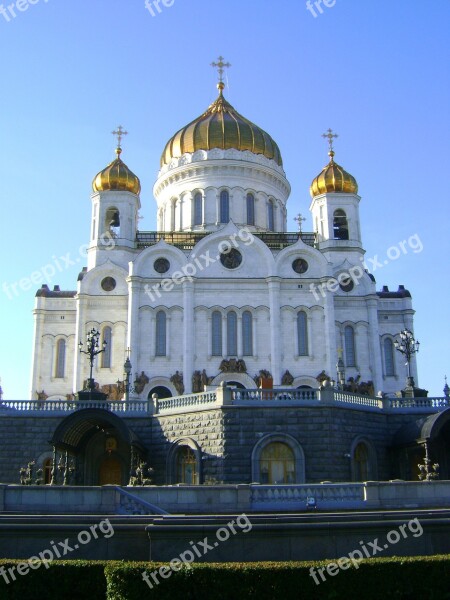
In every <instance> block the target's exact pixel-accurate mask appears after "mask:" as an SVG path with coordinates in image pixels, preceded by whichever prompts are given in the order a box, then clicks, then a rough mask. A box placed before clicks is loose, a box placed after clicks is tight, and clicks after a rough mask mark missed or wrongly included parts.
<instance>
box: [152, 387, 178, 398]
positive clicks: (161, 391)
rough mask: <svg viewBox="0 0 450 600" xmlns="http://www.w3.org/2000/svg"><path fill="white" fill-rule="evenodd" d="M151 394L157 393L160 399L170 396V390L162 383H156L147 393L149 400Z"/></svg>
mask: <svg viewBox="0 0 450 600" xmlns="http://www.w3.org/2000/svg"><path fill="white" fill-rule="evenodd" d="M153 394H157V395H158V398H159V399H160V400H161V399H162V398H172V392H171V391H170V390H169V388H166V387H165V386H164V385H157V386H156V387H154V388H152V389H151V390H150V391H149V393H148V399H149V400H151V399H152V397H153Z"/></svg>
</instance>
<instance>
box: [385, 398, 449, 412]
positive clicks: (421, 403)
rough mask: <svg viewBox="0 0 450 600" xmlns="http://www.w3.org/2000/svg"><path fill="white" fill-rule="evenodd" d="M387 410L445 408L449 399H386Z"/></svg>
mask: <svg viewBox="0 0 450 600" xmlns="http://www.w3.org/2000/svg"><path fill="white" fill-rule="evenodd" d="M387 400H388V403H389V408H392V409H402V408H446V407H447V406H450V398H439V397H437V398H387Z"/></svg>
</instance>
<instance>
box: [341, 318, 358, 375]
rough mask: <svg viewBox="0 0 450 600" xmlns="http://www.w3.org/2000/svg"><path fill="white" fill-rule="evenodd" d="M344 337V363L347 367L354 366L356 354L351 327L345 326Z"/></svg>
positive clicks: (353, 333)
mask: <svg viewBox="0 0 450 600" xmlns="http://www.w3.org/2000/svg"><path fill="white" fill-rule="evenodd" d="M344 337H345V363H346V366H347V367H355V366H356V354H355V332H354V330H353V327H351V326H350V325H347V327H346V328H345V330H344Z"/></svg>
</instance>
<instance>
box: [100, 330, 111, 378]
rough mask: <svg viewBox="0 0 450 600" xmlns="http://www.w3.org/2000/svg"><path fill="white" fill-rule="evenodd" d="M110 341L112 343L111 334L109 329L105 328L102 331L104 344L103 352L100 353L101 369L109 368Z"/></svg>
mask: <svg viewBox="0 0 450 600" xmlns="http://www.w3.org/2000/svg"><path fill="white" fill-rule="evenodd" d="M111 341H112V332H111V327H105V328H104V329H103V342H106V345H105V347H104V348H105V350H104V352H102V367H104V368H105V367H111V353H112V349H111Z"/></svg>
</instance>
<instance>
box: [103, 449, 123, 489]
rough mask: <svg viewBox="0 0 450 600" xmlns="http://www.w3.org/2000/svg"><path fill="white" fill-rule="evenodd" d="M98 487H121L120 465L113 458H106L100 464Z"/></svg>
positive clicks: (118, 461) (117, 460)
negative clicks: (111, 485)
mask: <svg viewBox="0 0 450 600" xmlns="http://www.w3.org/2000/svg"><path fill="white" fill-rule="evenodd" d="M98 479H99V485H107V484H113V485H122V465H121V462H120V460H119V459H118V458H116V457H115V456H107V457H106V458H104V459H103V460H102V462H101V463H100V469H99V475H98Z"/></svg>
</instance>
